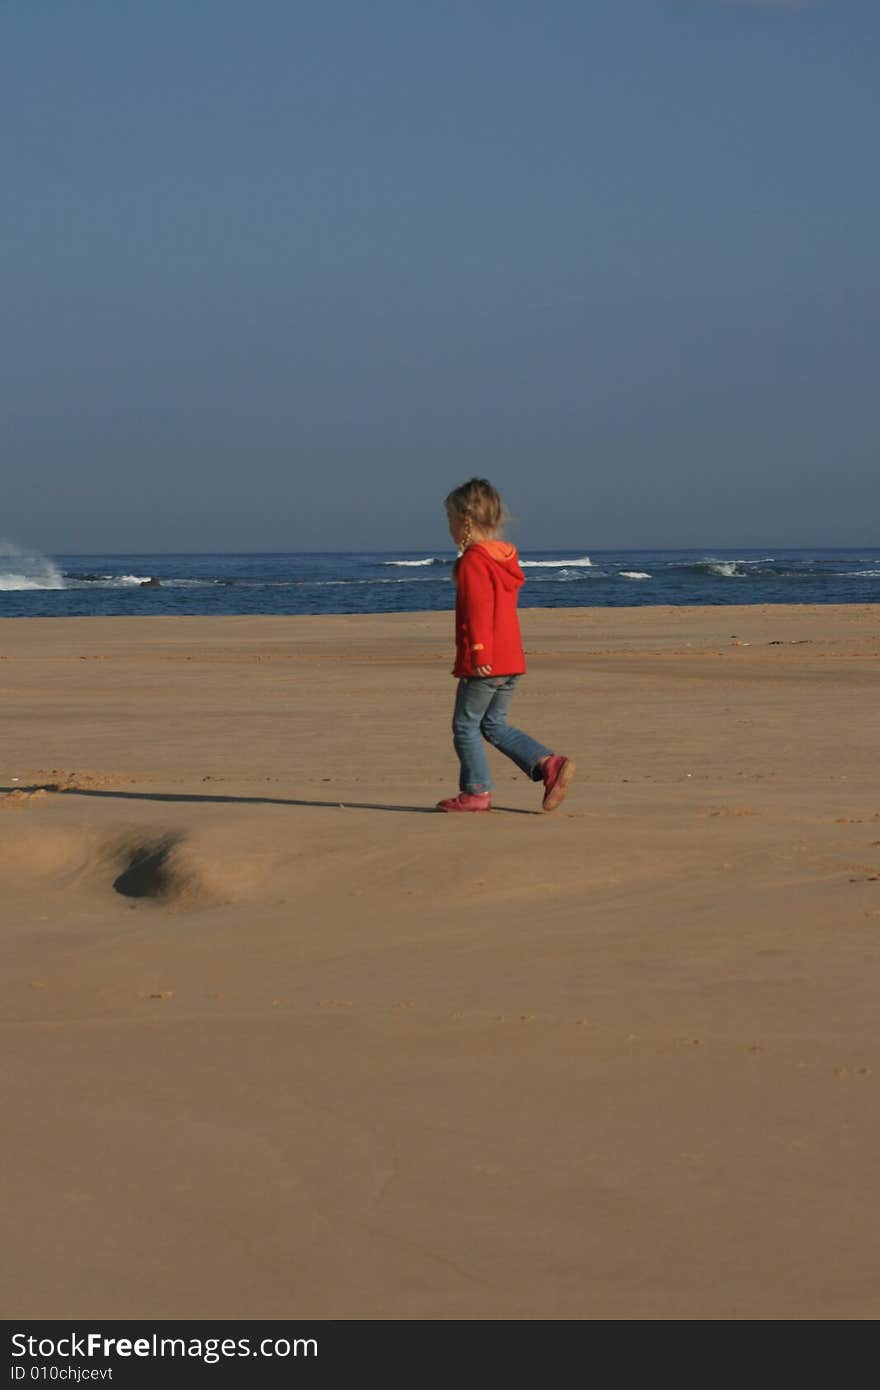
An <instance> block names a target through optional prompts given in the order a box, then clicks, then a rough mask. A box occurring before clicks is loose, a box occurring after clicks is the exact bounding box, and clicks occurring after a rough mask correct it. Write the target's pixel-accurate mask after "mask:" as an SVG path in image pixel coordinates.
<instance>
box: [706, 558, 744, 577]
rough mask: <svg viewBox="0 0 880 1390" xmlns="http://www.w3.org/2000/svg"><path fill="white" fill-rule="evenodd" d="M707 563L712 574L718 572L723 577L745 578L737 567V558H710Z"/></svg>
mask: <svg viewBox="0 0 880 1390" xmlns="http://www.w3.org/2000/svg"><path fill="white" fill-rule="evenodd" d="M707 563H708V565H709V569H710V571H711V573H712V574H720V575H721V576H722V577H723V578H724V579H745V575H744V574H743V573H742V571H741V570H738V569H737V564H738V563H739V562H738V561H737V560H711V561H708V562H707Z"/></svg>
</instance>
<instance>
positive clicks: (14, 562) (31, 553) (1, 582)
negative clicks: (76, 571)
mask: <svg viewBox="0 0 880 1390" xmlns="http://www.w3.org/2000/svg"><path fill="white" fill-rule="evenodd" d="M63 588H64V579H63V577H62V575H61V571H60V570H59V569H58V568H57V566H56V565H54V564H53V562H52V561H51V560H50V559H48V558H47V557H46V556H45V555H41V554H40V553H39V551H36V550H22V549H21V547H20V546H17V545H13V543H12V541H4V540H0V593H9V592H12V591H14V590H20V589H63Z"/></svg>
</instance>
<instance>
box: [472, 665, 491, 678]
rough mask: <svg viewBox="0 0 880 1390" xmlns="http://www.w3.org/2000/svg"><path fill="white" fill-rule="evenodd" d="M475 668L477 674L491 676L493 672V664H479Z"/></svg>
mask: <svg viewBox="0 0 880 1390" xmlns="http://www.w3.org/2000/svg"><path fill="white" fill-rule="evenodd" d="M474 670H475V674H476V675H478V676H491V674H492V667H491V666H477V667H475V668H474Z"/></svg>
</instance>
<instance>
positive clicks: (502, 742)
mask: <svg viewBox="0 0 880 1390" xmlns="http://www.w3.org/2000/svg"><path fill="white" fill-rule="evenodd" d="M446 515H447V517H448V520H449V533H450V535H451V536H452V539H453V541H454V542H455V544H456V545H457V547H458V550H459V558H458V560H457V561H456V563H455V566H454V568H453V571H452V577H453V579H454V580H455V583H456V587H457V593H456V599H455V666H454V668H453V672H452V674H453V675H454V676H458V691H457V693H456V697H455V712H454V714H453V717H452V738H453V743H454V744H455V751H456V753H457V754H458V759H459V762H460V764H461V774H460V776H459V782H458V785H459V794H458V796H452V797H449V798H448V800H446V801H438V803H437V809H438V810H440V811H491V809H492V785H493V784H492V774H491V773H490V771H489V763H488V760H487V758H486V750H485V748H484V747H483V739H485V740H486V742H487V743H491V744H492V745H493V746H494V747H495V748H497V749H498V750H499V752H501V753H504V754H505V755H506V756H507V757H508V758H510V759H511V761H512V762H515V763H516V765H517V767H518V768H519V769H520V771H522V772H524V773H525V774H526V776H527V777H530V778H531V779H532V781H533V782H543V784H544V810H545V811H554V810H555V809H556V807H557V806H558V805H559V803H560V802H561V801H562V800H563V798H564V797H565V794H566V792H567V791H568V788H569V786H570V784H571V779H572V777H573V776H574V770H575V765H574V760H573V759H572V758H564V757H562V756H561V755H560V754H558V753H553V752H551V750H550V749H549V748H545V747H544V746H543V744H541V743H536V741H535V740H534V739H533V738H530V737H529V735H528V734H524V733H523V732H522V731H521V730H520V729H515V728H513V726H512V725H511V724H508V722H507V715H508V711H509V709H510V703H511V701H512V699H513V693H514V691H515V689H516V686H517V682H518V681H519V678H520V676H521V675H523V673H524V672H525V669H526V661H525V655H524V653H523V646H522V637H521V636H520V631H519V618H518V617H517V612H516V603H517V599H518V597H519V591H520V589H521V587H522V585H523V584H524V582H525V577H524V575H523V572H522V570H521V569H520V567H519V558H518V556H517V553H516V547H515V546H513V545H510V544H509V543H508V542H507V541H504V540H501V539H500V536H499V532H500V530H501V524H502V521H503V518H504V506H503V503H502V501H501V498H500V496H499V495H498V493H497V492H496V490H495V488H494V487H493V486H492V484H491V483H488V482H487V481H486V479H485V478H471V480H470V482H467V483H462V485H461V487H457V488H455V490H454V491H453V492H450V494H449V496H448V497H447V499H446Z"/></svg>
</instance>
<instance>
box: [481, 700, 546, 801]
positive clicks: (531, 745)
mask: <svg viewBox="0 0 880 1390" xmlns="http://www.w3.org/2000/svg"><path fill="white" fill-rule="evenodd" d="M518 680H519V676H507V677H505V678H503V679H502V678H501V677H498V678H497V682H496V688H495V692H494V695H493V698H492V700H491V701H490V703H489V705H488V706H487V708H486V712H485V714H484V715H483V718H482V722H481V724H480V728H481V729H482V733H483V737H484V738H485V739H486V740H487V742H489V743H491V744H493V746H494V747H495V748H497V749H498V751H499V753H504V754H505V755H506V756H507V757H508V758H510V760H511V762H514V763H516V765H517V767H518V768H519V769H520V771H521V772H524V773H525V774H526V776H527V777H530V778H531V779H532V781H533V782H540V780H541V768H540V766H539V764H541V763H542V762H543V761H544V759H545V758H549V757H551V756H552V750H551V749H550V748H545V747H544V745H543V743H538V742H537V740H536V739H533V738H530V737H529V735H528V734H524V733H523V732H522V730H521V729H515V728H514V727H513V725H512V724H508V722H507V714H508V711H509V709H510V703H511V701H512V699H513V692H514V691H515V690H516V684H517V681H518ZM491 681H492V677H491V676H490V677H489V679H488V680H487V681H486V682H485V684H486V685H489V684H490V683H491Z"/></svg>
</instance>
